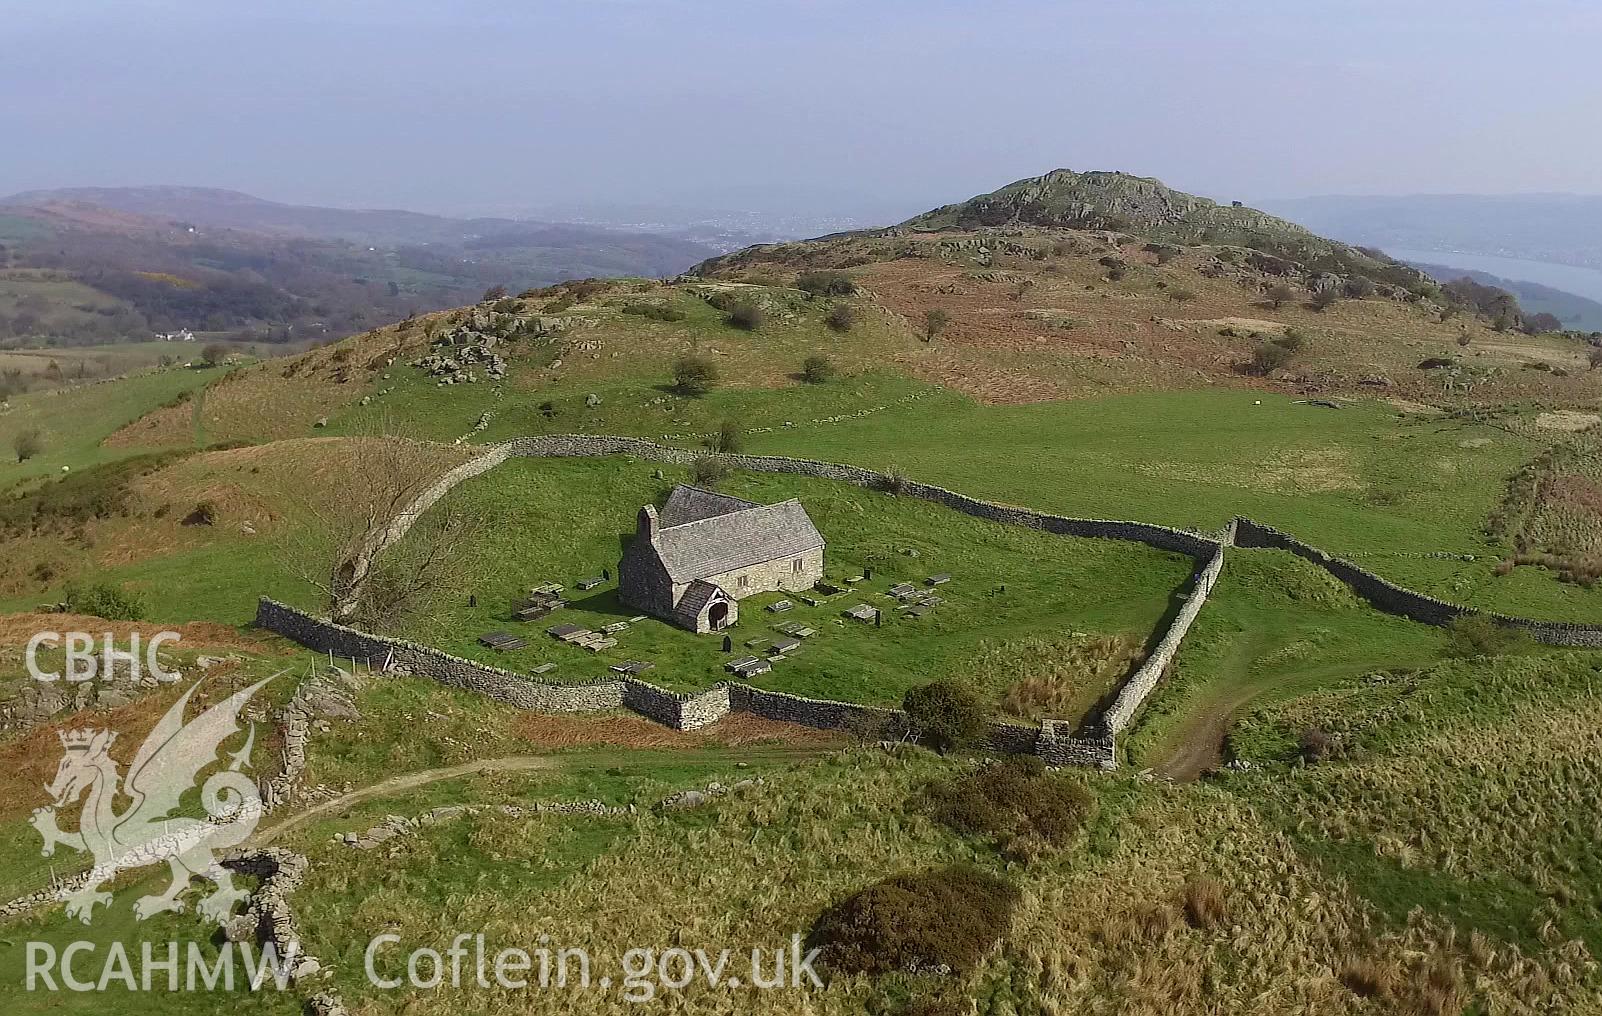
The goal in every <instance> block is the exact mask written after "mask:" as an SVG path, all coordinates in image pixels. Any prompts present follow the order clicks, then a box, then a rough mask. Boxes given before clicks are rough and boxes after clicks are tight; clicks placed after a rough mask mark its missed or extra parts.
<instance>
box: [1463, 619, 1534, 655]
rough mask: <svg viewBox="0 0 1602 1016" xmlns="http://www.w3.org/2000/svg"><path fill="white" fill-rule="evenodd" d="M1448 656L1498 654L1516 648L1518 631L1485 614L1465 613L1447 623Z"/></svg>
mask: <svg viewBox="0 0 1602 1016" xmlns="http://www.w3.org/2000/svg"><path fill="white" fill-rule="evenodd" d="M1446 627H1447V631H1448V632H1449V634H1448V635H1447V638H1446V648H1445V650H1444V652H1445V653H1446V655H1447V656H1456V657H1462V658H1467V657H1473V656H1496V655H1498V654H1501V653H1506V652H1509V651H1510V650H1512V649H1513V648H1515V647H1516V646H1517V644H1518V641H1519V636H1518V633H1517V632H1515V631H1514V630H1513V629H1511V628H1504V627H1502V626H1501V625H1500V624H1497V623H1496V621H1495V620H1493V619H1492V618H1489V617H1486V616H1485V615H1484V614H1465V615H1463V616H1461V617H1459V618H1458V619H1457V620H1455V621H1453V622H1452V623H1451V624H1449V625H1447V626H1446Z"/></svg>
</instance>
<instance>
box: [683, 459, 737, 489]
mask: <svg viewBox="0 0 1602 1016" xmlns="http://www.w3.org/2000/svg"><path fill="white" fill-rule="evenodd" d="M728 478H729V467H728V466H727V465H725V464H724V463H723V460H722V459H719V458H717V457H715V456H712V455H703V456H701V457H700V458H698V459H696V460H695V461H694V462H692V463H690V482H691V483H693V484H695V485H696V486H697V487H716V486H717V485H718V484H720V483H722V482H723V481H724V480H726V479H728Z"/></svg>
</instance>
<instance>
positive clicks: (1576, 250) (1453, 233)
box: [1263, 194, 1602, 269]
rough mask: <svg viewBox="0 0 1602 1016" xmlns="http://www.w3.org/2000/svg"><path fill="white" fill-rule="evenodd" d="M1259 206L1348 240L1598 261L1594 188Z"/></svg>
mask: <svg viewBox="0 0 1602 1016" xmlns="http://www.w3.org/2000/svg"><path fill="white" fill-rule="evenodd" d="M1263 207H1265V208H1267V209H1269V210H1270V211H1273V212H1275V213H1276V214H1279V215H1283V216H1285V217H1287V218H1290V219H1293V220H1295V221H1296V222H1299V223H1301V224H1302V225H1304V226H1307V227H1308V228H1309V229H1312V230H1314V231H1316V232H1319V233H1323V234H1325V235H1327V236H1334V237H1338V238H1340V239H1342V240H1346V241H1348V242H1352V243H1363V244H1370V245H1374V246H1378V247H1381V248H1391V247H1396V248H1410V249H1414V250H1440V251H1452V250H1457V251H1471V252H1474V253H1478V254H1490V255H1499V256H1502V257H1515V258H1525V259H1528V260H1531V261H1550V262H1553V263H1556V264H1564V265H1579V266H1582V267H1586V268H1595V269H1602V196H1593V195H1579V194H1506V195H1479V194H1419V195H1409V196H1402V197H1347V196H1332V197H1311V198H1294V199H1288V200H1282V201H1267V202H1263Z"/></svg>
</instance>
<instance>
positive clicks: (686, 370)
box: [673, 356, 718, 395]
mask: <svg viewBox="0 0 1602 1016" xmlns="http://www.w3.org/2000/svg"><path fill="white" fill-rule="evenodd" d="M717 383H718V368H717V366H716V365H715V364H713V363H712V361H710V360H707V359H705V358H704V357H700V356H684V357H680V358H679V359H678V360H677V361H675V362H674V364H673V387H675V388H677V389H678V390H679V391H680V392H681V393H683V394H685V395H705V394H706V393H707V392H709V391H711V390H712V386H713V385H715V384H717Z"/></svg>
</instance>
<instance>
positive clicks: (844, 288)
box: [795, 271, 857, 296]
mask: <svg viewBox="0 0 1602 1016" xmlns="http://www.w3.org/2000/svg"><path fill="white" fill-rule="evenodd" d="M795 286H796V288H797V289H799V290H801V291H802V292H803V293H805V294H807V295H808V296H852V295H854V294H855V293H856V291H857V284H856V282H855V281H854V280H853V279H852V278H851V276H849V275H847V274H846V273H845V272H828V271H815V272H802V273H801V274H800V276H798V277H797V278H796V280H795Z"/></svg>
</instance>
